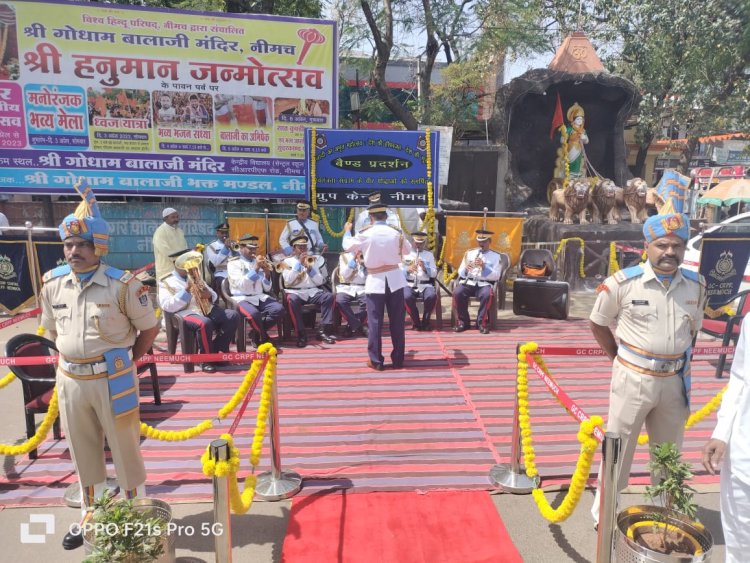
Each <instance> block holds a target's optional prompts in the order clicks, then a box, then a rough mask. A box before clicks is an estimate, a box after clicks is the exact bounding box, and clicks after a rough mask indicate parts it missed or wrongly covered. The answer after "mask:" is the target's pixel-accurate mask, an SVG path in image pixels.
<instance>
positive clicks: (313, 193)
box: [310, 127, 354, 238]
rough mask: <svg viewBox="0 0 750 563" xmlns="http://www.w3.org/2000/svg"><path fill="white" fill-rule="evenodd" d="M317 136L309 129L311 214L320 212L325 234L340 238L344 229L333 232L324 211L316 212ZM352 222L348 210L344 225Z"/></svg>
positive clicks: (352, 214) (351, 214)
mask: <svg viewBox="0 0 750 563" xmlns="http://www.w3.org/2000/svg"><path fill="white" fill-rule="evenodd" d="M317 134H318V132H317V129H315V127H313V128H312V129H310V197H311V198H312V208H313V213H315V212H316V211H320V219H321V221H323V228H325V230H326V232H327V233H328V234H329V235H331V236H332V237H333V238H341V237H343V236H344V233H345V232H346V229H344V228H343V227H342V228H341V230H340V231H334V230H333V227H331V223H330V222H329V221H328V215H326V210H325V209H323V208H322V207H321V208H320V210H318V184H317V177H316V166H317V157H316V155H315V141H316V139H317ZM353 220H354V209H350V210H349V216H348V217H347V219H346V221H344V224H346V223H351V222H352V221H353Z"/></svg>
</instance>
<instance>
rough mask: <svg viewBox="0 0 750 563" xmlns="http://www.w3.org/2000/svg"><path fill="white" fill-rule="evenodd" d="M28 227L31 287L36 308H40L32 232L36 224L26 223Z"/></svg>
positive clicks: (27, 252)
mask: <svg viewBox="0 0 750 563" xmlns="http://www.w3.org/2000/svg"><path fill="white" fill-rule="evenodd" d="M24 227H26V245H27V250H26V255H27V256H28V258H29V275H31V287H32V290H33V291H34V307H39V283H38V282H37V272H36V252H34V241H33V240H32V238H31V230H32V229H33V228H34V224H33V223H32V222H31V221H26V223H24Z"/></svg>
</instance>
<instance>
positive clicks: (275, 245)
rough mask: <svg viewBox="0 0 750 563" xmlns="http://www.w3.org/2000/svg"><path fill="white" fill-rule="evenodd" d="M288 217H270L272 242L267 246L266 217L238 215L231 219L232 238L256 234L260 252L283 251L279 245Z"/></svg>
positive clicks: (269, 228)
mask: <svg viewBox="0 0 750 563" xmlns="http://www.w3.org/2000/svg"><path fill="white" fill-rule="evenodd" d="M287 221H288V219H270V218H269V219H268V232H269V236H270V239H271V240H270V243H269V245H268V246H267V247H266V219H265V217H237V218H230V219H229V236H230V237H231V238H232V240H239V239H240V237H243V236H245V235H255V236H256V237H258V239H260V240H259V241H258V254H274V253H276V252H282V250H281V248H280V247H279V237H280V236H281V231H283V230H284V227H286V223H287Z"/></svg>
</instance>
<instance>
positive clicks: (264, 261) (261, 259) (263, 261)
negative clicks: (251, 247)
mask: <svg viewBox="0 0 750 563" xmlns="http://www.w3.org/2000/svg"><path fill="white" fill-rule="evenodd" d="M255 263H256V264H257V265H258V267H259V268H261V269H262V270H265V271H266V272H270V271H271V270H273V265H272V264H271V263H270V262H269V261H268V258H267V257H266V256H264V255H263V254H260V255H258V256H256V257H255Z"/></svg>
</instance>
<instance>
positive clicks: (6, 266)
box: [0, 236, 34, 315]
mask: <svg viewBox="0 0 750 563" xmlns="http://www.w3.org/2000/svg"><path fill="white" fill-rule="evenodd" d="M14 238H16V237H14ZM27 250H28V244H27V242H26V240H12V239H11V238H10V237H5V236H3V237H2V238H0V311H3V312H5V313H9V314H11V315H14V314H15V313H17V312H18V311H20V310H21V309H23V308H24V307H26V306H27V305H29V304H30V303H31V302H32V301H33V300H34V286H33V284H32V282H31V272H30V270H29V257H28V252H27Z"/></svg>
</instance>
